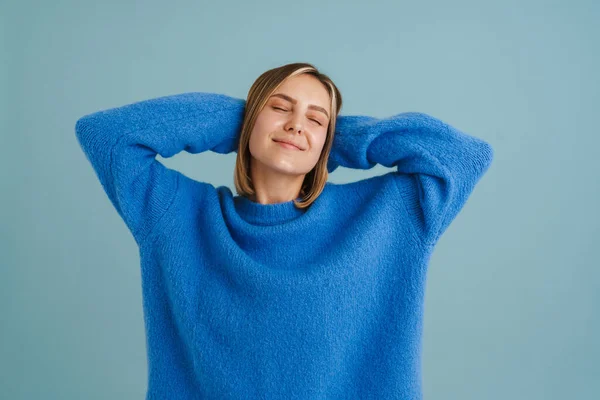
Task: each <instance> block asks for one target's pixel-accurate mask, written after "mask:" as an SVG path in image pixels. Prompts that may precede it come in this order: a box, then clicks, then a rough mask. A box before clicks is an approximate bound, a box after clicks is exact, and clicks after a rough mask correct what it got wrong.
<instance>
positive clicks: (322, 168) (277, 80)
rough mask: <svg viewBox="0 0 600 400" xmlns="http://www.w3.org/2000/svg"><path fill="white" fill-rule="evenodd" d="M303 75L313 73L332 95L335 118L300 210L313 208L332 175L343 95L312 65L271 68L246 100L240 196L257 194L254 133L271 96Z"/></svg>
mask: <svg viewBox="0 0 600 400" xmlns="http://www.w3.org/2000/svg"><path fill="white" fill-rule="evenodd" d="M300 74H310V75H312V76H314V77H315V78H317V79H318V80H319V81H321V83H322V84H323V86H325V89H327V91H328V93H329V97H330V98H331V104H330V108H329V109H330V112H329V115H331V118H330V120H329V126H328V127H327V138H326V139H325V144H324V145H323V150H322V152H321V156H320V157H319V160H318V161H317V164H316V165H315V167H314V168H313V169H312V170H311V171H310V172H308V173H307V174H306V175H305V177H304V181H303V182H302V187H301V189H300V196H299V197H301V200H300V201H298V200H294V205H295V206H296V207H297V208H306V207H308V206H310V205H311V204H312V203H313V202H314V201H315V200H316V199H317V197H319V195H320V194H321V192H322V191H323V188H324V187H325V183H326V182H327V178H328V176H329V172H328V171H327V160H328V158H329V153H330V152H331V146H332V144H333V135H334V133H335V122H336V120H337V116H338V114H339V112H340V109H341V108H342V96H341V94H340V91H339V90H338V88H337V87H336V85H335V84H334V83H333V81H332V80H331V79H330V78H329V77H328V76H327V75H325V74H322V73H321V72H319V71H318V70H317V68H315V67H314V66H313V65H312V64H309V63H292V64H286V65H283V66H280V67H277V68H273V69H270V70H268V71H266V72H264V73H263V74H262V75H260V76H259V77H258V78H257V79H256V81H255V82H254V83H253V84H252V87H250V90H249V91H248V98H247V99H246V105H245V111H244V120H243V123H242V128H241V132H240V136H239V143H238V147H237V148H238V151H237V158H236V163H235V172H234V178H233V180H234V184H235V189H236V191H237V193H238V195H241V196H245V197H251V196H253V195H254V194H255V189H254V186H253V184H252V179H251V175H250V159H251V157H252V155H251V154H250V148H249V142H250V134H251V132H252V128H253V127H254V123H255V121H256V118H257V116H258V114H259V113H260V112H261V111H262V109H263V107H264V106H265V104H266V103H267V101H268V99H269V97H270V96H271V95H272V94H273V93H274V92H275V91H276V90H277V88H278V87H279V86H280V85H281V84H282V83H283V82H284V81H285V80H286V79H287V78H290V77H292V76H296V75H300Z"/></svg>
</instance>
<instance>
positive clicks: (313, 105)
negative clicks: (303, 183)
mask: <svg viewBox="0 0 600 400" xmlns="http://www.w3.org/2000/svg"><path fill="white" fill-rule="evenodd" d="M330 102H331V100H330V97H329V93H328V92H327V90H326V89H325V87H324V86H323V84H322V83H321V82H320V81H319V80H318V79H317V78H315V77H314V76H311V75H307V74H301V75H297V76H294V77H291V78H288V79H286V80H285V81H284V82H283V83H282V84H281V85H280V86H279V88H278V89H277V90H276V91H275V93H274V94H273V95H272V96H271V97H270V98H269V99H268V101H267V103H266V105H265V107H264V108H263V109H262V110H261V111H260V113H259V114H258V116H257V119H256V123H255V125H254V128H253V129H252V132H251V134H250V142H249V146H250V154H251V155H252V159H251V169H253V170H264V169H265V168H267V169H271V170H274V171H277V172H279V173H283V174H287V175H305V174H307V173H308V172H310V171H311V170H312V169H313V168H314V167H315V165H316V164H317V161H318V160H319V157H320V155H321V151H322V150H323V146H324V144H325V139H326V138H327V128H328V125H329V118H330V116H329V113H330V110H329V108H330ZM283 140H285V141H289V142H291V143H293V144H294V145H296V146H297V147H298V148H296V147H294V146H288V145H284V144H282V143H279V142H278V141H283ZM271 172H273V171H271Z"/></svg>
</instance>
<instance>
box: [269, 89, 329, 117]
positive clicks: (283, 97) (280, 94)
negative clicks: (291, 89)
mask: <svg viewBox="0 0 600 400" xmlns="http://www.w3.org/2000/svg"><path fill="white" fill-rule="evenodd" d="M271 97H281V98H282V99H284V100H287V101H289V102H290V103H292V104H296V103H297V100H296V99H294V98H293V97H290V96H288V95H287V94H283V93H276V94H274V95H272V96H271ZM308 108H310V109H311V110H316V111H321V112H322V113H323V114H325V115H327V118H329V114H328V113H327V111H326V110H325V109H324V108H323V107H319V106H316V105H314V104H310V105H309V106H308Z"/></svg>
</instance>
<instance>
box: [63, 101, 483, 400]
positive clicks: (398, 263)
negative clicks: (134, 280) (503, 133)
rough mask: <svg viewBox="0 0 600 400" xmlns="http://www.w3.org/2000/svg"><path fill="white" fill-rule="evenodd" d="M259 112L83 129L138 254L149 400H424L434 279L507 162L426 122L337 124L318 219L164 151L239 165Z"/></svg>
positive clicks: (114, 118) (121, 116)
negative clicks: (431, 271)
mask: <svg viewBox="0 0 600 400" xmlns="http://www.w3.org/2000/svg"><path fill="white" fill-rule="evenodd" d="M244 108H245V100H242V99H237V98H233V97H229V96H226V95H222V94H216V93H206V92H194V93H183V94H177V95H171V96H163V97H160V98H156V99H151V100H145V101H140V102H137V103H133V104H129V105H126V106H122V107H119V108H113V109H109V110H104V111H98V112H95V113H93V114H89V115H85V116H83V117H81V118H80V119H79V120H78V121H77V123H76V125H75V131H76V136H77V139H78V141H79V143H80V145H81V147H82V149H83V151H84V153H85V155H86V157H87V159H88V160H89V162H90V163H91V165H92V167H93V169H94V171H95V173H96V175H97V177H98V178H99V180H100V183H101V184H102V187H103V189H104V191H105V192H106V194H107V195H108V198H109V199H110V201H111V203H112V204H113V206H114V207H115V208H116V210H117V212H118V213H119V215H120V217H121V218H122V219H123V221H124V222H125V224H126V225H127V228H128V229H129V231H130V232H131V233H132V235H133V237H134V238H135V241H136V243H137V245H138V247H139V251H140V262H141V276H142V287H143V310H144V321H145V328H146V338H147V341H146V346H147V360H148V389H147V398H148V399H258V398H261V399H263V398H265V399H367V398H368V399H421V398H422V378H421V338H422V328H423V301H424V288H425V279H426V272H427V265H428V261H429V258H430V255H431V252H432V250H433V247H434V245H435V244H436V242H437V241H438V239H439V238H440V236H441V235H442V233H443V232H444V231H445V230H446V228H447V227H448V225H449V224H450V222H451V221H452V220H453V219H454V218H455V217H456V215H457V214H458V213H459V211H460V210H461V208H462V207H463V206H464V204H465V203H466V201H467V198H468V197H469V195H470V193H471V192H472V191H473V189H474V186H475V185H476V183H477V182H478V181H479V179H480V178H481V177H482V175H483V174H484V173H485V172H486V170H487V169H488V167H489V165H490V163H491V160H492V157H493V150H492V148H491V146H490V145H489V144H488V143H486V142H484V141H482V140H481V139H477V138H475V137H472V136H469V135H467V134H465V133H463V132H461V131H459V130H458V129H456V128H454V127H452V126H450V125H448V124H447V123H444V122H442V121H440V120H439V119H436V118H434V117H432V116H429V115H427V114H424V113H418V112H405V113H401V114H397V115H394V116H392V117H389V118H384V119H378V118H373V117H368V116H339V117H338V120H337V127H336V134H335V139H334V144H333V148H332V152H331V155H330V158H329V163H328V169H329V171H330V172H332V171H333V170H335V169H336V168H337V167H338V166H344V167H349V168H357V169H368V168H371V167H373V166H374V165H376V164H381V165H383V166H386V167H395V168H394V169H393V170H392V171H391V172H389V173H386V174H383V175H379V176H375V177H371V178H368V179H363V180H360V181H356V182H352V183H348V184H334V183H331V182H328V183H327V184H326V186H325V188H324V190H323V192H322V194H321V195H320V196H319V197H318V199H317V200H316V201H315V202H314V203H313V204H312V205H311V206H310V207H309V208H308V209H307V210H301V209H296V208H295V206H294V205H293V202H292V201H288V202H283V203H277V204H266V205H265V204H260V203H255V202H253V201H251V200H249V199H248V198H246V197H242V196H238V195H233V193H232V192H231V190H230V189H229V188H228V187H227V186H219V187H214V186H213V185H211V184H209V183H205V182H198V181H195V180H193V179H191V178H189V177H187V176H186V175H184V174H183V173H180V172H178V171H176V170H173V169H169V168H167V167H165V166H164V164H162V163H160V162H159V161H158V160H156V158H155V157H156V155H157V154H160V155H161V156H162V157H172V156H173V155H175V154H177V153H179V152H181V151H182V150H185V151H188V152H190V153H193V154H196V153H202V152H205V151H208V150H211V151H213V152H217V153H221V154H226V153H230V152H232V151H237V144H238V143H237V142H238V137H239V136H238V135H239V132H240V130H241V125H242V119H243V115H244Z"/></svg>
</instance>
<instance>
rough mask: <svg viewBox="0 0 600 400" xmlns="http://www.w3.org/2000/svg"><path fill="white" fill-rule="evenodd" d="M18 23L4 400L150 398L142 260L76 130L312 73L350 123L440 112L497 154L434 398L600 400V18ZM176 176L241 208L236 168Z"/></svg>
mask: <svg viewBox="0 0 600 400" xmlns="http://www.w3.org/2000/svg"><path fill="white" fill-rule="evenodd" d="M0 4H1V5H0V7H1V8H0V27H1V28H0V35H1V43H0V45H1V46H2V47H1V52H0V55H1V57H2V59H1V64H0V68H1V70H0V72H1V74H0V85H1V90H0V93H1V98H0V99H1V100H0V101H1V104H0V113H1V114H0V118H1V126H0V129H1V136H0V140H1V141H0V151H1V152H2V157H0V160H1V161H0V162H1V165H0V171H1V174H2V179H1V180H0V185H1V186H0V188H1V197H0V201H1V207H0V210H1V211H0V212H1V213H2V214H1V215H0V217H1V219H0V221H1V223H0V235H1V236H0V264H1V268H0V304H1V309H0V398H2V399H42V398H43V399H64V400H66V399H141V398H143V397H144V395H145V391H146V384H147V382H146V379H147V378H146V373H147V361H146V353H145V351H146V347H145V346H146V344H145V333H144V325H143V314H142V298H141V282H140V270H139V255H138V249H137V247H136V244H135V242H134V240H133V238H132V236H131V235H130V233H129V231H128V230H127V228H126V226H125V224H124V223H123V222H122V220H121V219H120V218H119V216H118V214H117V212H116V211H115V210H114V209H113V208H112V206H111V204H110V202H109V200H108V197H107V196H106V195H105V193H104V192H103V190H102V187H101V185H100V183H99V181H98V180H97V178H96V176H95V174H94V172H93V170H92V167H91V166H90V164H89V163H88V161H87V160H86V158H85V156H84V153H83V152H82V150H81V149H80V147H79V145H78V142H77V140H76V137H75V132H74V126H75V122H76V120H77V119H78V118H80V117H81V116H83V115H85V114H89V113H92V112H95V111H98V110H101V109H106V108H112V107H117V106H122V105H125V104H128V103H132V102H136V101H140V100H144V99H148V98H154V97H159V96H164V95H169V94H176V93H182V92H189V91H207V92H218V93H224V94H227V95H230V96H235V97H239V98H244V99H245V98H246V96H247V91H248V89H249V88H250V85H251V84H252V82H253V81H254V80H255V79H256V78H257V77H258V76H259V75H260V74H261V73H262V72H264V71H266V70H267V69H270V68H273V67H276V66H280V65H283V64H286V63H290V62H298V61H304V62H310V63H313V64H314V65H315V66H317V67H318V68H320V69H321V71H322V72H324V73H326V74H328V75H329V76H330V77H331V78H332V79H333V80H334V82H336V84H337V85H338V86H339V88H340V90H341V92H342V95H343V100H344V106H343V108H342V111H341V114H342V115H349V114H363V115H372V116H375V117H380V118H384V117H388V116H391V115H393V114H396V113H400V112H404V111H420V112H425V113H428V114H431V115H433V116H435V117H438V118H440V119H442V120H443V121H445V122H447V123H449V124H451V125H453V126H455V127H457V128H459V129H461V130H462V131H464V132H466V133H469V134H471V135H474V136H477V137H479V138H482V139H484V140H486V141H488V142H489V143H490V144H491V145H492V146H493V147H494V150H495V158H494V162H493V164H492V166H491V167H490V169H489V170H488V172H487V174H486V175H485V176H484V177H483V179H482V180H481V181H480V183H479V184H478V186H477V187H476V188H475V191H474V192H473V193H472V195H471V197H470V199H469V201H468V202H467V204H466V206H465V208H464V209H463V211H462V212H461V213H460V214H459V215H458V216H457V218H456V219H455V221H454V222H453V223H452V225H451V226H450V228H449V229H448V230H447V231H446V233H445V234H444V235H443V237H442V238H441V240H440V242H439V243H438V245H437V247H436V249H435V250H434V253H433V256H432V258H431V262H430V265H429V273H428V280H427V292H426V305H425V322H424V323H425V325H424V336H423V386H424V394H425V398H426V399H428V400H434V399H443V400H453V399H461V400H467V399H489V400H492V399H494V400H495V399H502V400H504V399H527V400H534V399H544V400H551V399H565V398H569V399H592V398H600V380H599V379H598V378H599V377H600V363H599V360H600V341H598V337H600V312H599V308H598V306H599V305H600V282H599V278H600V262H599V257H598V255H597V250H598V245H599V244H600V243H599V239H600V232H599V226H600V224H599V223H600V215H599V214H600V213H599V211H598V206H599V204H600V201H599V192H600V178H598V173H599V172H600V168H599V167H598V151H599V150H598V149H599V148H600V129H598V119H597V116H598V114H599V110H600V84H599V78H598V76H599V74H598V71H600V62H599V51H598V50H599V45H598V43H599V42H598V38H599V37H600V30H599V28H598V26H599V25H598V24H597V21H598V18H599V17H600V6H599V5H598V2H594V1H592V0H588V1H570V2H566V1H561V2H559V1H522V0H519V1H517V0H508V1H506V0H505V1H496V2H480V1H464V0H459V1H453V2H446V1H441V0H438V1H427V2H407V1H375V0H372V1H369V2H367V1H362V2H351V1H324V0H321V1H311V0H303V1H241V0H239V1H221V2H217V1H210V2H209V1H171V2H161V1H123V0H119V1H116V0H115V1H66V0H63V1H54V2H44V1H31V0H29V1H27V0H25V1H16V0H13V1H3V2H1V3H0ZM158 157H159V159H160V161H162V162H163V163H164V164H165V165H167V166H169V167H171V168H175V169H178V170H180V171H182V172H184V173H185V174H186V175H188V176H190V177H192V178H194V179H197V180H204V181H207V182H210V183H213V184H214V185H216V186H219V185H228V186H229V187H230V188H231V189H232V190H234V189H235V188H234V186H233V168H234V163H235V153H231V154H228V155H219V154H217V153H212V152H208V153H203V154H201V155H191V154H189V153H186V152H182V153H180V154H178V155H176V156H175V157H171V158H169V159H162V158H160V156H158ZM388 171H389V169H388V168H386V167H383V166H380V165H378V166H376V167H374V168H372V169H370V170H353V169H347V168H342V167H340V168H339V169H338V170H336V171H335V172H334V173H332V174H331V175H330V178H329V179H330V181H332V182H335V183H346V182H351V181H355V180H359V179H363V178H367V177H370V176H374V175H379V174H383V173H385V172H388Z"/></svg>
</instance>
